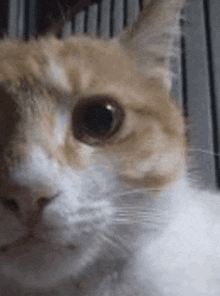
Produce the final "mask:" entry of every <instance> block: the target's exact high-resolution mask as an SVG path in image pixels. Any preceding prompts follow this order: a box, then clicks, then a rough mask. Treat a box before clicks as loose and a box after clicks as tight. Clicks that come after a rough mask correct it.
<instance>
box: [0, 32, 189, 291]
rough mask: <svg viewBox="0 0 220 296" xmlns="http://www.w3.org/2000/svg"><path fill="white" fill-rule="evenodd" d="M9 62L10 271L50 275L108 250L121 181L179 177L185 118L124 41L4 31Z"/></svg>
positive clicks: (0, 167) (0, 105)
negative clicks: (22, 36)
mask: <svg viewBox="0 0 220 296" xmlns="http://www.w3.org/2000/svg"><path fill="white" fill-rule="evenodd" d="M0 69H1V71H0V84H1V85H0V124H1V131H0V141H1V151H0V153H1V156H0V157H1V158H0V172H1V175H0V200H1V203H0V219H1V221H0V222H1V224H0V247H1V249H0V258H1V271H2V272H3V273H4V274H6V275H8V276H9V277H13V278H15V279H16V280H18V281H21V282H22V283H23V284H28V285H29V284H30V285H38V286H50V285H53V284H54V283H55V282H57V281H58V280H60V279H62V278H65V277H66V276H67V275H73V276H77V275H78V274H79V273H80V272H81V271H82V270H83V268H84V267H85V266H86V265H88V264H89V262H93V261H94V258H96V257H98V256H99V254H100V252H103V239H102V238H103V237H104V236H106V234H107V233H109V229H114V227H113V225H114V224H115V219H116V216H117V215H116V213H117V210H118V205H119V204H120V195H119V194H118V192H119V191H120V190H121V188H123V187H124V188H126V190H127V189H128V188H127V186H128V185H129V186H131V187H133V186H136V187H138V188H143V189H150V188H156V189H161V188H164V187H166V186H168V187H169V186H170V185H171V184H172V183H173V182H175V181H176V180H177V179H178V177H179V175H180V174H181V172H182V170H183V168H184V163H185V150H186V143H185V142H186V141H185V130H184V123H183V118H182V115H181V112H180V111H179V110H178V108H177V107H176V105H175V103H174V101H173V100H172V98H171V97H170V92H169V86H168V84H166V79H164V73H165V70H164V69H163V68H160V69H157V68H155V69H154V70H155V71H152V68H149V71H145V73H143V71H142V70H141V71H139V70H138V67H137V66H136V63H135V61H134V59H133V58H132V54H131V56H130V55H129V54H128V52H127V51H125V49H124V47H123V46H121V44H120V42H119V41H118V40H112V41H101V40H96V39H93V38H89V37H77V38H70V39H69V40H67V41H59V40H56V39H54V38H52V37H51V38H47V39H41V40H39V41H32V42H30V43H27V44H23V43H16V42H13V41H3V42H2V43H1V44H0ZM133 202H134V203H135V198H134V200H133ZM145 202H146V204H147V201H145Z"/></svg>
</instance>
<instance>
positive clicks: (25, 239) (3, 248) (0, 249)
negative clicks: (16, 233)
mask: <svg viewBox="0 0 220 296" xmlns="http://www.w3.org/2000/svg"><path fill="white" fill-rule="evenodd" d="M33 239H34V240H36V238H34V236H33V235H32V234H28V235H26V236H24V237H22V238H20V239H18V240H16V241H15V242H12V243H10V244H7V245H3V246H1V247H0V253H7V252H10V251H11V250H13V249H17V248H19V247H22V246H25V245H28V244H30V243H31V241H32V240H33ZM39 242H40V241H39ZM36 243H37V242H36Z"/></svg>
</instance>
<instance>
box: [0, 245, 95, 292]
mask: <svg viewBox="0 0 220 296" xmlns="http://www.w3.org/2000/svg"><path fill="white" fill-rule="evenodd" d="M93 244H94V243H92V242H90V244H88V243H87V247H84V248H81V249H80V250H78V251H77V250H72V249H71V248H68V247H62V248H58V247H54V246H52V245H51V244H49V243H48V244H46V243H39V244H33V245H31V244H30V245H29V246H25V247H24V249H23V250H22V248H20V249H19V250H18V252H16V250H15V252H16V253H17V254H16V256H15V254H14V257H13V254H10V255H11V257H12V258H7V257H3V258H1V269H0V271H1V273H3V274H5V275H6V276H7V277H9V278H12V279H14V280H16V281H17V282H20V283H22V285H24V286H26V287H28V286H29V287H37V288H42V289H44V288H45V289H50V288H51V287H53V286H54V285H55V284H56V283H57V282H58V281H59V282H60V281H62V280H64V279H67V278H69V277H70V276H72V277H74V276H77V275H78V274H79V273H80V272H82V270H83V268H84V266H85V264H86V263H88V259H90V260H91V261H92V258H93V256H94V254H92V252H91V250H95V252H96V249H98V248H96V247H95V246H94V247H92V245H93ZM28 249H29V250H28ZM19 252H20V255H19ZM22 253H23V254H22ZM85 254H86V256H85ZM10 255H9V257H10ZM90 257H91V258H90Z"/></svg>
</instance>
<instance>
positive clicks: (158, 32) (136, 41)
mask: <svg viewBox="0 0 220 296" xmlns="http://www.w3.org/2000/svg"><path fill="white" fill-rule="evenodd" d="M184 2H185V1H184V0H145V4H144V8H143V11H142V13H141V15H140V17H139V18H138V20H137V21H136V22H135V23H134V24H133V25H131V26H130V28H128V29H127V30H126V31H124V32H123V33H122V34H121V35H120V36H118V37H116V38H115V41H117V42H119V43H120V45H121V46H123V47H124V48H125V49H126V50H128V51H129V52H130V54H131V56H133V59H134V60H135V63H136V65H137V68H138V70H139V71H141V72H143V73H145V74H147V75H156V76H158V75H159V76H161V77H162V78H163V80H164V81H165V82H166V84H167V86H168V87H170V86H171V78H172V77H171V73H170V70H169V61H170V57H171V56H172V55H173V53H174V46H173V42H174V39H175V36H178V35H179V19H180V13H181V9H182V7H183V4H184Z"/></svg>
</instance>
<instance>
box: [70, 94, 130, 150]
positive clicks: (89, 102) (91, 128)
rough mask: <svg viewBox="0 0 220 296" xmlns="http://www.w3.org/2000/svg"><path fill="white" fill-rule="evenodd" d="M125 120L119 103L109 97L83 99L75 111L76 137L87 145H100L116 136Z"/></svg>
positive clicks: (74, 125)
mask: <svg viewBox="0 0 220 296" xmlns="http://www.w3.org/2000/svg"><path fill="white" fill-rule="evenodd" d="M123 120H124V111H123V108H122V107H121V106H120V105H119V103H118V102H117V101H116V100H114V99H112V98H110V97H108V96H93V97H89V98H82V99H81V100H80V101H79V102H78V103H77V104H76V106H75V108H74V111H73V131H74V136H75V138H76V139H78V140H79V141H82V142H85V143H87V144H91V145H94V144H99V143H102V142H103V141H106V140H107V139H109V138H110V137H112V136H113V135H114V134H116V133H117V132H118V131H119V129H120V127H121V125H122V123H123Z"/></svg>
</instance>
